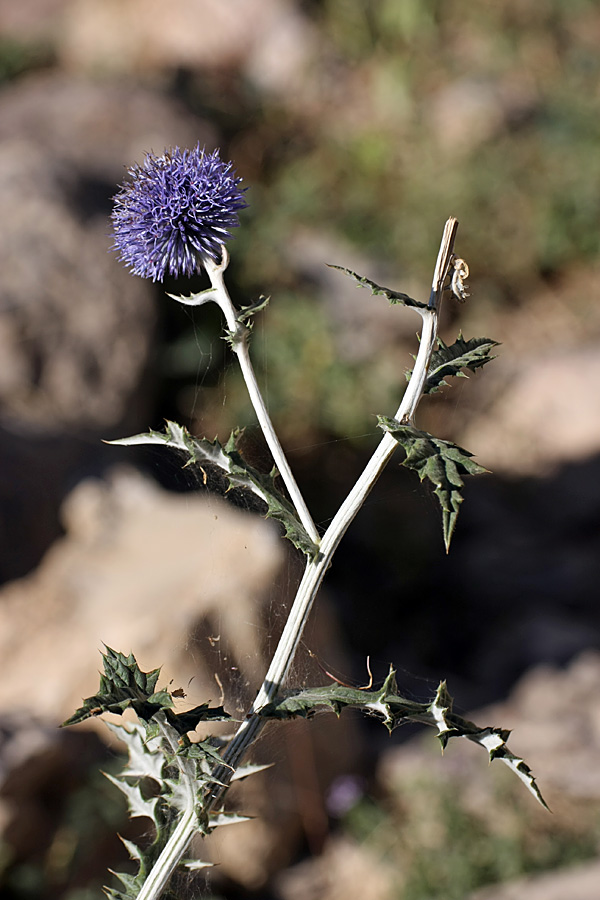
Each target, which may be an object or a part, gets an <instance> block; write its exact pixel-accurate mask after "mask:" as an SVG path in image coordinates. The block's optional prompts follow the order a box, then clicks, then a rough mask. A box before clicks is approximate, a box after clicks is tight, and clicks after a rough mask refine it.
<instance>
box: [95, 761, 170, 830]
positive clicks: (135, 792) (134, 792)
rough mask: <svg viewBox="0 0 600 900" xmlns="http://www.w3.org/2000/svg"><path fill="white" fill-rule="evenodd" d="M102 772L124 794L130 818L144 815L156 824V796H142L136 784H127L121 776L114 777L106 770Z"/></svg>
mask: <svg viewBox="0 0 600 900" xmlns="http://www.w3.org/2000/svg"><path fill="white" fill-rule="evenodd" d="M104 774H105V776H106V777H107V778H108V780H109V781H110V782H111V783H112V784H114V785H115V786H116V787H118V788H119V790H120V791H122V792H123V793H124V794H125V796H126V798H127V806H128V808H129V817H130V818H131V819H135V818H136V817H137V816H145V817H146V818H148V819H151V820H152V821H153V822H154V823H155V824H156V804H157V803H158V798H157V797H152V798H150V799H148V798H146V797H144V796H143V794H142V791H141V789H140V786H139V785H138V784H129V783H128V782H127V781H124V780H123V778H122V777H120V778H116V777H115V776H113V775H109V774H108V772H105V773H104Z"/></svg>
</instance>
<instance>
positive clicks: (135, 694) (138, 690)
mask: <svg viewBox="0 0 600 900" xmlns="http://www.w3.org/2000/svg"><path fill="white" fill-rule="evenodd" d="M105 649H106V652H105V653H103V654H102V661H103V665H104V674H103V675H101V676H100V689H99V691H98V693H97V694H94V696H93V697H88V698H87V699H86V700H84V701H83V706H80V707H79V709H78V710H76V712H75V713H74V714H73V715H72V716H71V717H70V718H69V719H67V720H66V722H63V727H64V726H66V725H75V724H77V723H79V722H83V721H85V720H86V719H89V718H90V717H92V716H99V715H101V713H105V712H111V713H116V714H117V715H122V713H123V712H124V711H125V710H126V709H128V708H129V707H131V708H132V709H133V710H134V711H135V713H136V715H137V716H138V718H140V719H145V720H147V719H150V718H152V716H153V715H154V714H155V713H156V712H157V711H158V710H159V709H162V708H164V705H165V704H167V705H169V706H172V705H173V701H172V700H171V698H170V695H169V694H166V692H165V694H166V696H165V694H163V693H161V694H160V695H155V694H154V687H155V685H156V681H157V679H158V676H159V674H160V669H153V670H152V671H151V672H142V671H141V669H140V668H139V666H138V664H137V662H136V659H135V657H134V655H133V653H130V654H129V656H124V655H123V654H122V653H118V652H117V651H115V650H113V649H112V648H111V647H106V648H105ZM153 697H154V698H155V699H154V700H152V699H151V698H153Z"/></svg>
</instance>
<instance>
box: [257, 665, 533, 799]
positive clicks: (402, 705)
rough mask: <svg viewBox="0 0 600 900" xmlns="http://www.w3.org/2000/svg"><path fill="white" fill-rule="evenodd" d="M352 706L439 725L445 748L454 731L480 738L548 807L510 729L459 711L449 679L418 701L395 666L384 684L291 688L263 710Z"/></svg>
mask: <svg viewBox="0 0 600 900" xmlns="http://www.w3.org/2000/svg"><path fill="white" fill-rule="evenodd" d="M347 707H354V708H358V709H363V710H364V711H365V712H367V713H371V714H376V715H377V716H379V717H380V718H381V720H382V721H383V724H384V725H385V726H386V728H387V729H388V731H390V732H391V731H393V729H394V728H397V727H398V726H399V725H401V724H403V723H405V722H422V723H424V724H426V725H433V726H434V727H435V728H437V731H438V737H439V739H440V742H441V744H442V750H443V749H444V748H445V747H446V745H447V743H448V741H449V740H450V738H454V737H465V738H467V739H468V740H470V741H474V742H475V743H477V744H480V745H481V746H482V747H485V749H486V750H487V751H488V753H489V756H490V760H493V759H500V760H502V762H504V763H505V764H506V765H508V766H509V767H510V768H511V769H512V770H513V771H514V772H515V773H516V775H517V776H518V777H519V778H520V779H521V781H523V783H524V784H525V785H526V787H527V789H528V790H529V791H530V792H531V793H532V794H533V796H534V797H535V798H536V800H538V801H539V802H540V803H541V804H542V806H544V807H546V803H545V801H544V798H543V797H542V795H541V793H540V790H539V788H538V786H537V784H536V782H535V779H534V777H533V775H532V774H531V769H530V768H529V766H528V765H527V764H526V763H525V762H524V761H523V760H522V759H521V758H520V757H517V756H515V755H514V754H513V753H511V751H510V750H509V749H508V747H507V745H506V741H507V739H508V736H509V734H510V732H509V731H507V730H504V729H501V728H490V727H488V728H479V727H478V726H477V725H475V724H474V723H473V722H470V721H469V720H468V719H463V718H462V717H461V716H458V715H456V714H455V713H453V712H452V697H451V696H450V694H449V693H448V689H447V687H446V682H444V681H443V682H441V684H440V685H439V687H438V690H437V692H436V695H435V698H434V700H433V701H431V702H429V703H418V702H416V701H414V700H408V699H407V698H405V697H402V696H401V695H400V694H399V693H398V687H397V684H396V673H395V671H394V669H393V668H391V667H390V671H389V674H388V676H387V678H386V679H385V681H384V683H383V685H382V686H381V687H380V688H378V689H375V690H364V689H362V688H351V687H347V686H345V685H341V684H328V685H325V686H324V687H317V688H309V689H307V690H299V691H291V692H289V693H287V694H282V695H281V696H280V697H278V698H277V699H276V700H274V701H273V702H272V703H269V704H268V705H267V706H265V707H263V709H261V710H260V715H261V716H263V717H265V718H268V719H293V718H295V717H296V716H302V717H304V718H309V717H310V716H312V715H314V714H315V713H316V712H317V711H318V710H321V709H323V708H328V709H330V710H333V712H335V713H336V715H339V714H340V713H341V711H342V709H345V708H347ZM546 808H547V807H546Z"/></svg>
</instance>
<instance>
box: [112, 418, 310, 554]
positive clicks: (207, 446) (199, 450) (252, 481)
mask: <svg viewBox="0 0 600 900" xmlns="http://www.w3.org/2000/svg"><path fill="white" fill-rule="evenodd" d="M239 436H240V432H239V431H234V432H233V433H232V434H231V436H230V438H229V440H228V441H227V444H226V445H225V446H224V447H223V446H222V445H221V444H220V443H219V441H217V440H214V441H209V440H206V439H205V438H194V437H192V435H191V434H190V433H189V431H188V430H187V429H186V428H183V426H181V425H177V423H175V422H169V421H168V422H167V423H166V427H165V431H164V432H159V431H150V432H148V433H146V434H136V435H133V436H132V437H128V438H121V439H120V440H116V441H109V443H111V444H119V445H121V446H126V447H127V446H129V447H130V446H134V445H140V444H160V445H163V446H166V447H172V448H173V449H175V450H179V451H181V452H183V453H185V455H186V456H187V457H188V460H187V462H186V466H189V465H197V466H198V467H199V469H200V471H201V472H202V474H203V476H204V481H205V483H206V472H205V470H204V468H203V467H204V466H214V467H215V468H217V469H219V470H220V471H221V472H222V473H223V474H224V475H225V476H226V478H227V480H228V482H229V487H230V488H245V489H247V490H249V491H252V493H253V494H255V495H256V496H257V497H259V498H260V500H261V501H262V502H263V503H264V504H265V505H266V512H265V515H266V516H267V517H269V518H273V519H276V520H277V521H278V522H280V523H281V524H282V525H283V527H284V530H285V536H286V538H288V540H290V541H291V542H292V544H293V545H294V546H295V547H297V548H298V549H299V550H301V551H302V552H303V553H305V554H306V555H307V556H308V557H309V558H311V559H314V558H315V557H316V556H317V554H318V552H319V548H318V547H317V545H316V544H314V543H313V541H312V540H311V539H310V537H309V536H308V534H307V533H306V530H305V528H304V526H303V525H302V523H301V522H300V521H299V519H298V516H297V515H296V512H295V510H294V507H293V506H292V504H291V503H290V501H289V500H287V499H286V498H285V497H284V496H283V494H282V493H281V492H280V491H279V489H278V488H277V487H276V485H275V478H276V475H277V470H276V469H273V470H272V471H271V472H270V473H269V474H268V475H265V474H262V473H261V472H258V471H257V470H256V469H254V468H253V467H252V466H250V465H249V464H248V463H247V462H246V461H245V460H244V458H243V457H242V455H241V453H240V452H239V450H238V449H237V443H238V440H239Z"/></svg>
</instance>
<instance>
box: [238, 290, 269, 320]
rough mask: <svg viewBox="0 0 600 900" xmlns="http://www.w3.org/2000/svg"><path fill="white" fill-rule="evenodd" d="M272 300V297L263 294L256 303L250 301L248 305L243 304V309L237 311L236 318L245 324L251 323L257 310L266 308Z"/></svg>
mask: <svg viewBox="0 0 600 900" xmlns="http://www.w3.org/2000/svg"><path fill="white" fill-rule="evenodd" d="M270 300H271V298H270V297H265V296H264V295H263V294H261V295H260V297H259V298H258V300H255V301H254V303H250V304H249V305H248V306H242V307H241V309H239V310H238V311H237V315H236V319H237V320H238V322H241V323H242V324H244V325H249V324H250V319H252V316H255V315H256V313H257V312H261V311H262V310H263V309H265V308H266V307H267V306H268V305H269V302H270Z"/></svg>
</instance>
